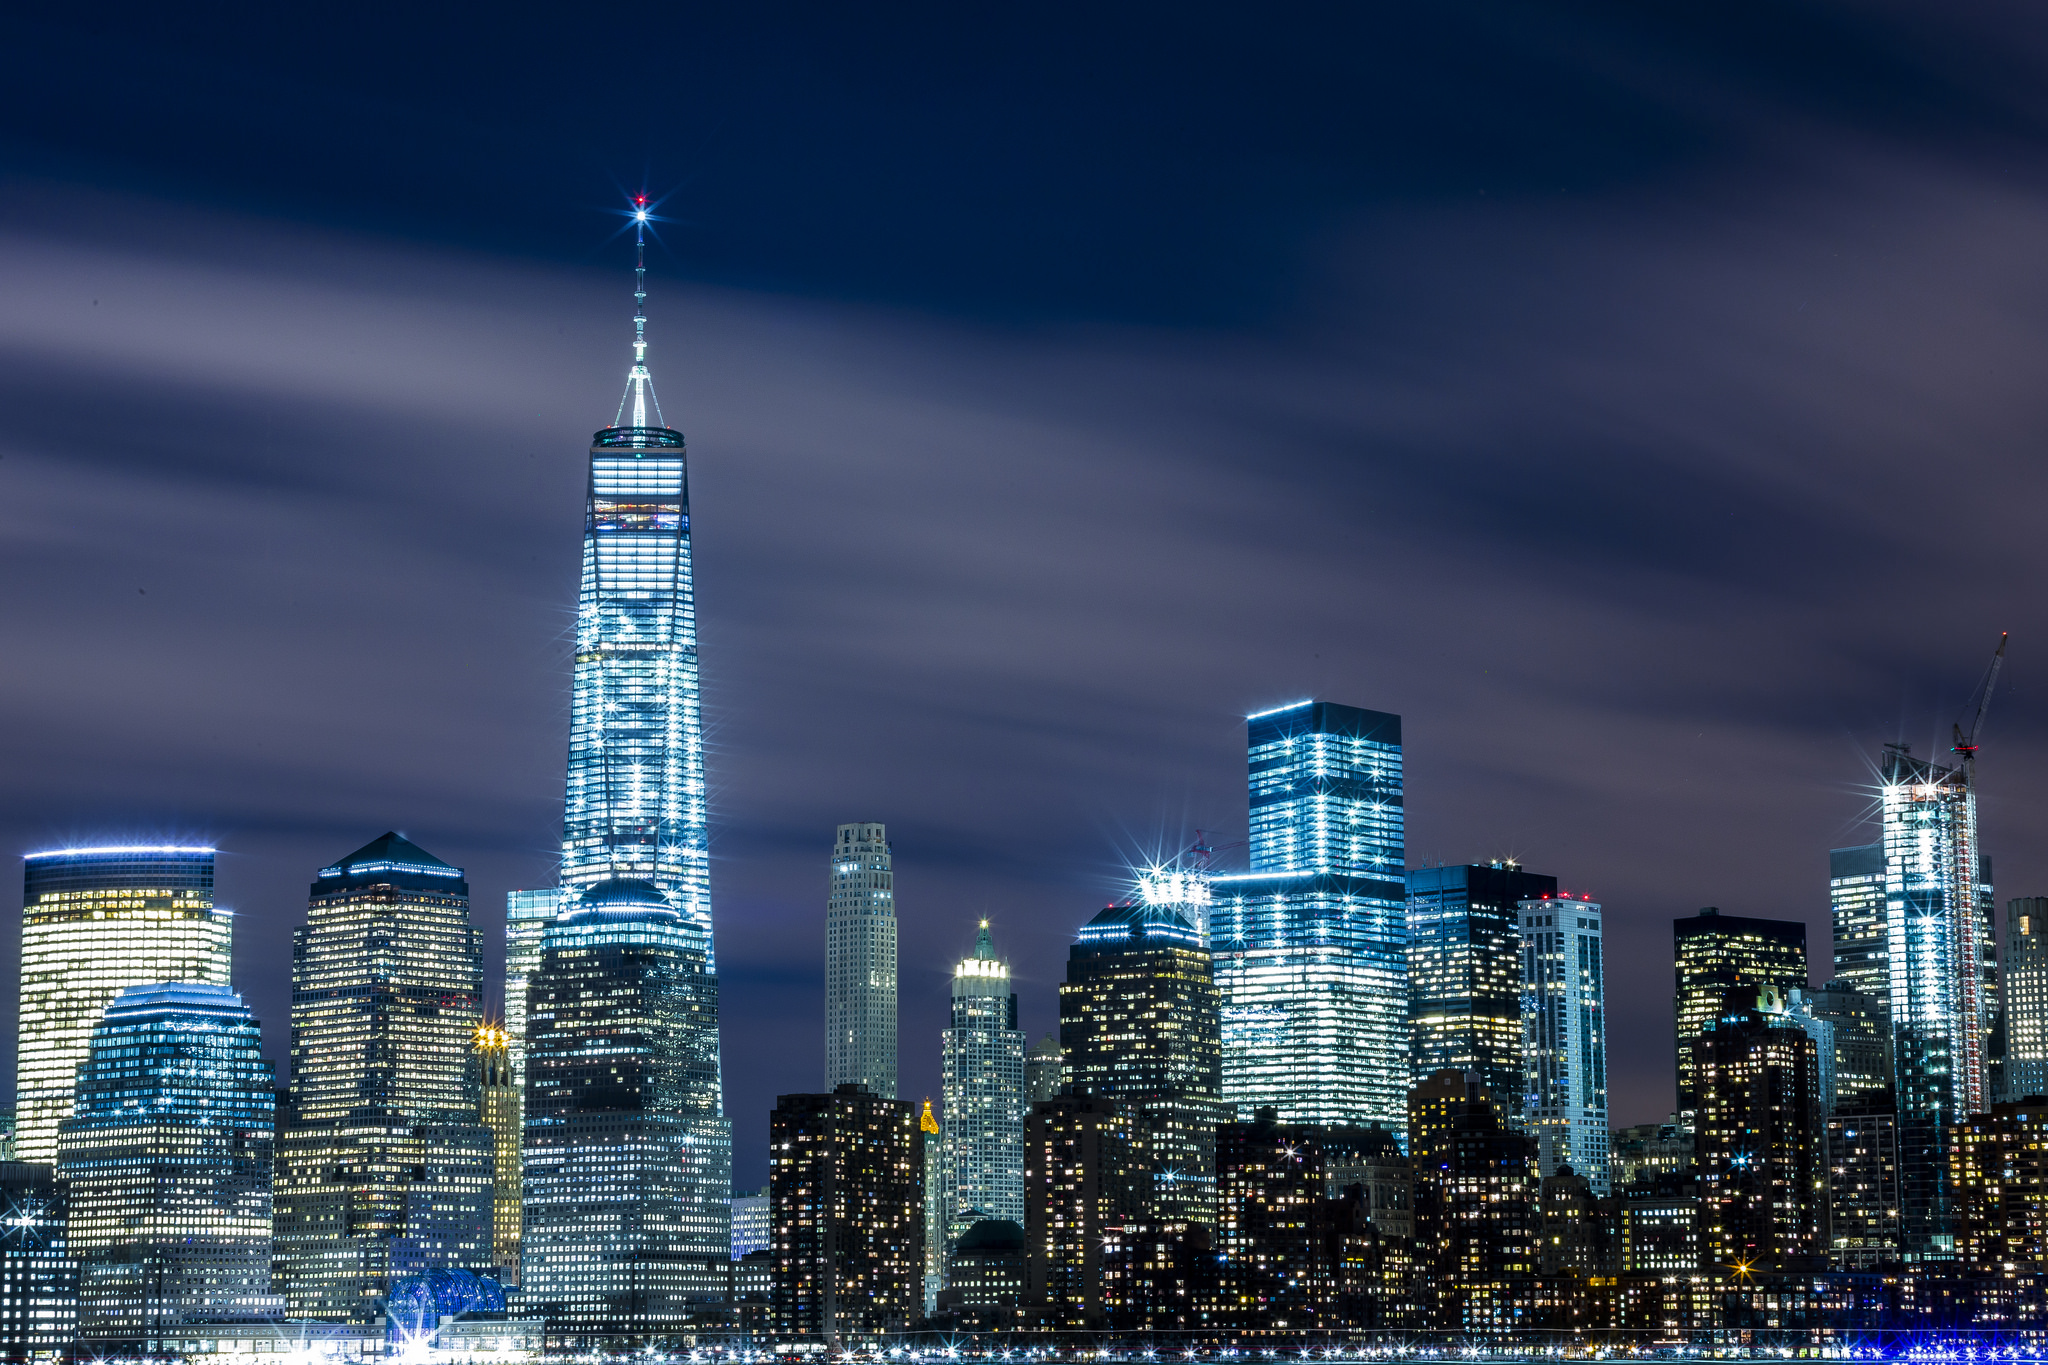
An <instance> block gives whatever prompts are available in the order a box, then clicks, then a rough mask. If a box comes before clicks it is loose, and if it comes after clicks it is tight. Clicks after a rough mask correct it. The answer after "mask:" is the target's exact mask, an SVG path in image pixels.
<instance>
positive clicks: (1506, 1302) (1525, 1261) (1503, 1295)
mask: <svg viewBox="0 0 2048 1365" xmlns="http://www.w3.org/2000/svg"><path fill="white" fill-rule="evenodd" d="M1408 1131H1409V1133H1410V1134H1411V1137H1410V1139H1409V1143H1410V1146H1409V1151H1410V1154H1411V1158H1412V1160H1413V1161H1414V1165H1415V1263H1416V1274H1417V1276H1418V1277H1419V1278H1421V1279H1422V1280H1424V1281H1425V1282H1426V1283H1427V1285H1428V1286H1429V1289H1428V1293H1429V1299H1430V1302H1429V1308H1430V1311H1431V1316H1432V1317H1433V1318H1434V1322H1433V1323H1432V1325H1433V1326H1436V1327H1438V1328H1441V1329H1444V1330H1453V1331H1494V1330H1499V1329H1502V1328H1506V1327H1511V1326H1514V1325H1515V1324H1516V1321H1517V1313H1518V1303H1519V1301H1521V1300H1523V1299H1525V1298H1526V1296H1527V1292H1528V1286H1529V1283H1530V1281H1531V1280H1532V1279H1533V1277H1534V1276H1535V1274H1536V1257H1537V1247H1536V1237H1537V1223H1538V1218H1539V1210H1538V1182H1537V1175H1536V1166H1535V1149H1534V1145H1533V1143H1532V1142H1531V1141H1530V1139H1529V1138H1528V1137H1527V1136H1526V1135H1525V1134H1522V1133H1518V1132H1515V1131H1514V1130H1513V1129H1511V1128H1509V1127H1508V1126H1507V1124H1506V1123H1505V1121H1504V1119H1503V1115H1502V1111H1501V1107H1500V1105H1499V1103H1498V1102H1497V1101H1496V1100H1495V1098H1494V1097H1493V1096H1492V1095H1491V1094H1489V1093H1488V1092H1487V1090H1486V1089H1485V1087H1484V1086H1482V1085H1480V1084H1479V1082H1478V1080H1477V1078H1476V1077H1473V1076H1471V1075H1469V1074H1467V1073H1465V1072H1459V1071H1439V1072H1437V1073H1436V1074H1435V1075H1433V1076H1431V1077H1429V1079H1428V1080H1426V1081H1424V1082H1423V1083H1422V1084H1421V1085H1419V1086H1417V1087H1415V1089H1414V1090H1412V1091H1410V1092H1409V1096H1408Z"/></svg>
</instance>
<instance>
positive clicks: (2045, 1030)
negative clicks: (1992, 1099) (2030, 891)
mask: <svg viewBox="0 0 2048 1365" xmlns="http://www.w3.org/2000/svg"><path fill="white" fill-rule="evenodd" d="M2003 965H2004V979H2003V981H2002V982H2001V983H2000V987H2001V989H2000V1000H1999V1004H2000V1006H2001V1007H2002V1009H2003V1011H2004V1028H2003V1029H2002V1030H2001V1032H2002V1033H2003V1034H2004V1037H2005V1096H2004V1098H2005V1099H2006V1100H2008V1101H2017V1100H2024V1099H2026V1098H2027V1097H2028V1096H2029V1095H2048V896H2021V897H2016V898H2015V899H2013V900H2009V901H2007V902H2006V903H2005V956H2004V964H2003Z"/></svg>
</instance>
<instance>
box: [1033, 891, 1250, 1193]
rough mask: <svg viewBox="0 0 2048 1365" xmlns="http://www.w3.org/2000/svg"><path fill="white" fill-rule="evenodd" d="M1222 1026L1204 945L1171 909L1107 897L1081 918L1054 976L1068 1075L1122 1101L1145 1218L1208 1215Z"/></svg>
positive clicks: (1084, 1088) (1079, 1086)
mask: <svg viewBox="0 0 2048 1365" xmlns="http://www.w3.org/2000/svg"><path fill="white" fill-rule="evenodd" d="M1220 1026H1221V1025H1220V1017H1219V1012H1218V1008H1217V999H1216V984H1215V980H1214V977H1213V974H1212V971H1211V965H1210V958H1209V950H1208V949H1207V948H1204V947H1203V946H1202V937H1201V933H1200V931H1199V930H1197V929H1196V928H1195V926H1194V925H1193V924H1192V923H1191V922H1189V921H1188V920H1187V919H1185V918H1184V917H1183V916H1182V913H1181V912H1180V911H1179V910H1178V909H1176V908H1174V907H1172V906H1164V905H1144V904H1140V905H1123V906H1111V907H1109V908H1108V909H1106V910H1104V911H1103V912H1102V913H1101V914H1099V915H1097V916H1095V918H1093V919H1091V920H1090V921H1088V923H1087V924H1086V925H1085V926H1083V927H1082V929H1081V933H1080V937H1079V941H1078V942H1076V943H1075V944H1074V946H1073V948H1072V949H1071V950H1070V951H1069V953H1068V956H1067V979H1066V981H1065V982H1064V983H1063V984H1062V985H1061V986H1060V1051H1061V1053H1062V1054H1063V1058H1064V1070H1065V1078H1066V1083H1067V1084H1068V1085H1070V1086H1072V1087H1073V1088H1074V1090H1075V1091H1076V1092H1079V1093H1086V1094H1091V1095H1100V1096H1105V1097H1108V1098H1110V1099H1113V1100H1116V1101H1117V1102H1118V1104H1119V1105H1120V1106H1121V1107H1122V1113H1123V1118H1122V1120H1121V1121H1122V1122H1123V1123H1124V1124H1125V1125H1126V1128H1127V1130H1128V1138H1129V1142H1130V1146H1131V1154H1132V1157H1133V1159H1134V1161H1135V1163H1136V1164H1135V1168H1134V1171H1135V1178H1136V1181H1137V1188H1136V1195H1137V1199H1138V1203H1137V1206H1136V1210H1135V1211H1136V1212H1137V1213H1139V1214H1140V1215H1141V1216H1143V1217H1146V1218H1149V1219H1155V1220H1156V1219H1163V1220H1167V1221H1179V1222H1186V1221H1194V1222H1201V1223H1207V1222H1209V1221H1210V1219H1211V1217H1212V1216H1213V1215H1212V1209H1213V1205H1214V1195H1215V1170H1216V1125H1217V1124H1219V1123H1221V1122H1223V1121H1224V1119H1225V1118H1226V1114H1225V1112H1224V1110H1223V1106H1222V1103H1221V1100H1220V1098H1219V1093H1220V1090H1221V1088H1222V1083H1223V1071H1222V1039H1221V1035H1220ZM1034 1050H1035V1049H1034ZM1046 1098H1050V1097H1046Z"/></svg>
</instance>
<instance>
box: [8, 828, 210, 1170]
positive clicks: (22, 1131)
mask: <svg viewBox="0 0 2048 1365" xmlns="http://www.w3.org/2000/svg"><path fill="white" fill-rule="evenodd" d="M232 948H233V918H232V917H231V916H230V915H229V913H228V912H227V911H226V910H222V909H220V908H218V907H216V906H215V905H214V903H213V850H212V849H210V848H184V847H177V846H132V847H131V846H115V847H92V848H71V849H54V850H51V851H49V852H45V853H31V854H29V855H28V857H27V858H26V859H25V860H24V863H23V877H22V899H21V999H20V1005H21V1008H20V1014H19V1016H18V1017H19V1020H20V1022H19V1033H18V1038H19V1049H20V1050H19V1056H18V1059H17V1061H16V1080H15V1113H14V1119H15V1125H16V1127H15V1130H14V1133H15V1140H14V1154H15V1156H16V1158H17V1159H19V1160H22V1161H36V1162H42V1163H44V1164H48V1163H51V1162H54V1161H55V1160H56V1159H57V1125H58V1123H59V1122H61V1121H62V1120H63V1119H64V1117H65V1116H66V1115H68V1114H69V1113H70V1112H71V1092H72V1087H73V1086H74V1085H75V1084H76V1082H77V1078H78V1068H79V1066H80V1064H81V1063H83V1062H84V1061H85V1058H86V1053H87V1052H88V1051H89V1050H90V1048H91V1044H92V1033H93V1030H94V1029H95V1028H97V1027H98V1026H99V1022H100V1016H101V1015H102V1014H103V1013H105V1011H106V1008H107V1006H108V1005H110V1004H112V1003H113V1000H114V996H115V995H116V994H118V993H119V992H120V991H121V990H122V989H123V988H124V987H127V986H136V985H143V984H146V983H150V982H157V981H203V982H208V983H211V984H212V985H216V986H225V985H227V984H228V965H229V958H230V956H231V950H232Z"/></svg>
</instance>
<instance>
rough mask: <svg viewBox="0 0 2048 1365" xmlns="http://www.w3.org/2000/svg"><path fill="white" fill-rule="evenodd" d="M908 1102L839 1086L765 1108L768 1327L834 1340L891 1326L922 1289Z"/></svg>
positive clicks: (869, 1335)
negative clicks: (770, 1257)
mask: <svg viewBox="0 0 2048 1365" xmlns="http://www.w3.org/2000/svg"><path fill="white" fill-rule="evenodd" d="M921 1147H922V1140H921V1139H920V1137H919V1136H918V1120H917V1111H916V1107H915V1106H914V1105H911V1104H910V1103H908V1102H907V1101H901V1100H892V1099H888V1098H885V1097H883V1096H880V1095H872V1094H869V1093H868V1092H867V1091H865V1090H863V1089H861V1088H860V1087H859V1086H857V1085H842V1086H838V1087H836V1088H834V1089H833V1091H832V1092H831V1093H830V1094H828V1095H782V1096H778V1097H777V1098H776V1101H775V1111H774V1112H773V1113H772V1114H770V1115H769V1117H768V1148H769V1151H768V1199H769V1210H770V1212H769V1221H770V1223H771V1225H772V1228H773V1237H774V1249H775V1288H774V1301H775V1312H774V1317H775V1330H776V1331H777V1332H778V1333H779V1334H782V1335H784V1336H797V1337H811V1338H821V1339H823V1340H825V1341H827V1342H830V1343H831V1344H832V1345H834V1346H848V1347H850V1346H852V1345H854V1344H855V1343H856V1342H859V1341H862V1340H867V1341H872V1340H874V1339H876V1338H879V1337H881V1336H882V1335H883V1334H885V1333H893V1332H900V1331H902V1330H903V1328H904V1327H905V1326H906V1325H907V1324H908V1323H909V1322H910V1321H911V1320H912V1319H914V1318H915V1317H916V1316H917V1314H918V1309H919V1306H920V1300H921V1298H922V1297H923V1296H922V1293H921V1287H920V1284H919V1281H920V1280H921V1279H922V1275H923V1259H924V1258H923V1253H922V1246H923V1241H924V1236H923V1230H924V1179H923V1176H924V1171H923V1161H922V1156H921V1151H920V1149H921Z"/></svg>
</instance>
